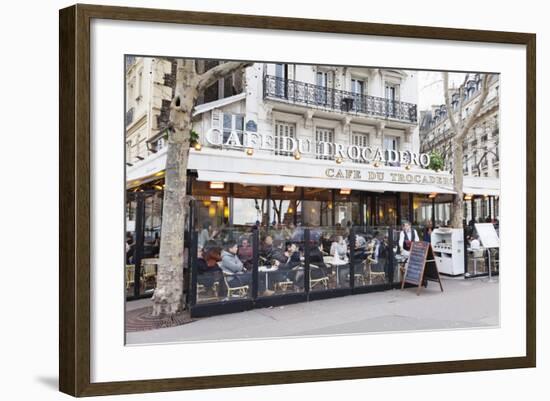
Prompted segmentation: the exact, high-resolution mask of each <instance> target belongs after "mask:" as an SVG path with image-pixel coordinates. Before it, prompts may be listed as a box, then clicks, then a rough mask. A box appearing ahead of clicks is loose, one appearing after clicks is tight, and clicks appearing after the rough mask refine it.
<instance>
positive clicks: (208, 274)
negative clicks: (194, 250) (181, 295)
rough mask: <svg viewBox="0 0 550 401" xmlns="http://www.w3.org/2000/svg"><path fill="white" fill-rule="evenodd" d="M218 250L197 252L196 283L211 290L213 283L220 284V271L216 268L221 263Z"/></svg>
mask: <svg viewBox="0 0 550 401" xmlns="http://www.w3.org/2000/svg"><path fill="white" fill-rule="evenodd" d="M221 260H222V258H221V254H220V249H219V248H209V249H206V250H200V249H199V250H198V255H197V273H198V274H197V283H198V284H202V285H204V286H205V287H207V288H212V287H213V286H214V283H215V282H218V283H220V284H221V283H222V282H223V280H222V271H221V269H220V267H219V266H218V262H219V261H221Z"/></svg>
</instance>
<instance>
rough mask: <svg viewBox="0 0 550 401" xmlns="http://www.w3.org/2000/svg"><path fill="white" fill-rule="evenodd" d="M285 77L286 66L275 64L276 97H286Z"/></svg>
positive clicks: (286, 73) (286, 72)
mask: <svg viewBox="0 0 550 401" xmlns="http://www.w3.org/2000/svg"><path fill="white" fill-rule="evenodd" d="M287 75H288V66H287V65H286V64H275V77H276V80H275V93H276V94H277V97H286V80H287V78H288V76H287Z"/></svg>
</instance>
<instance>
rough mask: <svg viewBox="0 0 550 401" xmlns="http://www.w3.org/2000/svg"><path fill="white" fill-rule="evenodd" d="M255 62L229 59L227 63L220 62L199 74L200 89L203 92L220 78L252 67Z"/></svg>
mask: <svg viewBox="0 0 550 401" xmlns="http://www.w3.org/2000/svg"><path fill="white" fill-rule="evenodd" d="M253 64H254V63H251V62H244V63H243V62H237V61H229V62H227V63H222V64H219V65H217V66H215V67H213V68H211V69H209V70H208V71H206V72H204V73H203V74H201V75H199V83H198V91H199V92H202V91H204V90H205V89H206V88H208V87H209V86H210V85H212V84H213V83H214V82H216V81H217V80H218V79H220V78H223V77H226V76H228V75H230V74H233V73H234V72H236V71H238V70H240V69H244V68H246V67H250V66H251V65H253Z"/></svg>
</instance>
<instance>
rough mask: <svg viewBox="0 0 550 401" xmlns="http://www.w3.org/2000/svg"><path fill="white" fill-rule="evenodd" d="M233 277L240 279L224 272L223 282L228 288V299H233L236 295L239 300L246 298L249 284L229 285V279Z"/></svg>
mask: <svg viewBox="0 0 550 401" xmlns="http://www.w3.org/2000/svg"><path fill="white" fill-rule="evenodd" d="M231 277H238V275H237V274H234V273H228V272H227V271H224V272H223V281H224V282H225V286H226V287H227V298H231V297H233V296H235V295H236V296H237V297H238V298H246V296H247V295H248V288H249V286H248V284H246V285H237V286H235V285H233V286H232V285H231V284H230V283H229V278H231Z"/></svg>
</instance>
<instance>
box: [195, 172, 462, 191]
mask: <svg viewBox="0 0 550 401" xmlns="http://www.w3.org/2000/svg"><path fill="white" fill-rule="evenodd" d="M197 172H198V180H199V181H214V182H219V181H222V182H233V183H239V184H247V185H281V186H284V185H291V186H295V187H308V188H335V189H343V188H345V189H355V190H361V191H371V192H394V191H395V192H412V193H419V194H430V193H439V194H452V193H454V192H453V191H451V190H450V189H448V188H445V187H440V186H437V185H420V184H410V183H407V184H397V183H388V182H369V181H353V180H333V179H328V178H319V177H316V178H310V177H307V178H306V177H296V176H284V175H274V174H253V173H234V172H227V171H216V170H198V171H197Z"/></svg>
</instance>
